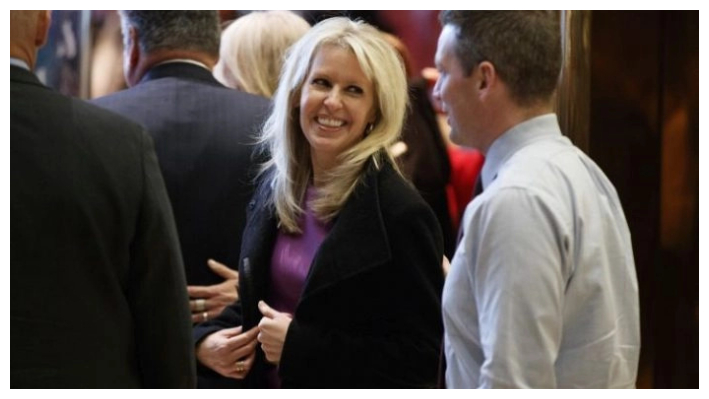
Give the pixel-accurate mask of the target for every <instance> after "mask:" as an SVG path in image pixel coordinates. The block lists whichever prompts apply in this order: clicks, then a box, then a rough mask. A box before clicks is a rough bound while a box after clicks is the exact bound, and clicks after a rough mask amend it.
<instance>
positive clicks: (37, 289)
mask: <svg viewBox="0 0 709 399" xmlns="http://www.w3.org/2000/svg"><path fill="white" fill-rule="evenodd" d="M10 129H11V132H10V140H11V145H10V154H11V158H10V159H11V167H10V168H11V191H10V215H11V225H10V226H11V227H10V231H11V233H10V234H11V236H10V237H11V238H10V247H11V255H10V265H11V266H10V277H11V283H10V286H11V308H10V349H11V351H12V357H11V360H10V386H11V387H12V388H20V387H32V388H40V387H73V388H80V387H95V388H109V387H124V388H129V387H193V386H194V385H195V375H194V373H195V371H194V368H195V363H194V349H193V344H192V341H191V336H190V333H191V322H190V314H189V310H188V308H187V307H188V304H187V293H186V292H185V276H184V271H183V266H182V260H181V258H180V252H179V247H178V242H177V233H176V230H175V224H174V221H173V218H172V212H171V210H170V203H169V201H168V198H167V193H166V192H165V185H164V183H163V180H162V177H161V176H160V170H159V168H158V164H157V159H156V157H155V152H154V150H153V146H152V141H151V139H150V137H149V136H148V135H147V134H146V133H145V132H144V131H143V129H141V128H140V126H138V125H137V124H134V123H132V122H130V121H128V120H126V119H124V118H122V117H120V116H118V115H115V114H113V113H110V112H107V111H105V110H102V109H100V108H98V107H95V106H93V105H89V104H86V103H84V102H83V101H80V100H76V99H71V98H68V97H65V96H62V95H60V94H58V93H56V92H54V91H52V90H50V89H49V88H47V87H45V86H43V85H42V84H41V83H40V82H39V81H38V80H37V78H36V77H35V76H34V75H33V74H32V73H30V72H28V71H26V70H24V69H21V68H17V67H12V66H11V67H10Z"/></svg>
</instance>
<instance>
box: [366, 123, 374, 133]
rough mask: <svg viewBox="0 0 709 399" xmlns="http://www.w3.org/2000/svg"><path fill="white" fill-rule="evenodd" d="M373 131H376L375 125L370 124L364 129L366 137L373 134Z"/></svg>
mask: <svg viewBox="0 0 709 399" xmlns="http://www.w3.org/2000/svg"><path fill="white" fill-rule="evenodd" d="M372 130H374V123H368V124H367V127H366V128H365V129H364V135H365V136H368V135H369V133H372Z"/></svg>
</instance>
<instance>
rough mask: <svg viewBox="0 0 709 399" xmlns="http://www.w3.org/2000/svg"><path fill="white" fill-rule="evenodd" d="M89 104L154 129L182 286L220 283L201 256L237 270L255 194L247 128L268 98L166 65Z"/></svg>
mask: <svg viewBox="0 0 709 399" xmlns="http://www.w3.org/2000/svg"><path fill="white" fill-rule="evenodd" d="M94 103H95V104H97V105H99V106H101V107H104V108H107V109H110V110H113V111H116V112H118V113H119V114H121V115H124V116H126V117H128V118H130V119H132V120H134V121H136V122H138V123H140V124H142V125H144V126H145V127H146V128H147V129H148V132H149V133H150V134H151V135H152V137H153V140H154V141H155V150H156V152H157V154H158V160H159V161H160V168H161V169H162V173H163V177H164V178H165V184H166V186H167V191H168V194H169V196H170V201H171V203H172V209H173V211H174V214H175V221H176V223H177V231H178V233H179V237H180V243H181V247H182V256H183V258H184V262H185V269H186V274H187V282H188V284H191V285H211V284H216V283H220V282H222V281H224V279H223V278H222V277H219V276H217V275H215V274H214V273H213V272H212V271H211V270H210V269H209V267H208V266H207V259H209V258H213V259H215V260H217V261H219V262H222V263H224V264H226V265H227V266H230V267H232V268H234V269H236V268H237V264H238V260H239V248H240V246H241V233H242V230H243V229H244V225H245V210H246V204H247V203H248V201H249V199H250V198H251V195H252V194H253V176H254V175H253V174H250V169H252V168H253V167H254V165H255V162H254V161H253V160H252V148H253V146H252V145H251V144H252V143H253V142H254V139H253V135H252V134H253V133H255V132H256V131H257V129H258V127H259V126H260V124H261V122H262V119H263V118H264V117H265V115H266V112H267V107H268V104H269V102H268V100H267V99H265V98H262V97H257V96H253V95H250V94H246V93H243V92H239V91H236V90H232V89H229V88H226V87H224V86H223V85H221V84H220V83H219V82H217V81H216V80H215V79H214V77H212V74H211V73H210V72H209V71H207V70H206V69H204V68H201V67H199V66H196V65H192V64H187V63H171V64H163V65H159V66H156V67H154V68H152V69H151V70H150V71H148V73H147V74H146V75H145V76H144V77H143V79H142V80H141V81H140V83H138V84H137V85H136V86H134V87H132V88H130V89H127V90H124V91H121V92H118V93H115V94H112V95H109V96H106V97H102V98H99V99H97V100H94Z"/></svg>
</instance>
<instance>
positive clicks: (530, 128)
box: [481, 114, 561, 188]
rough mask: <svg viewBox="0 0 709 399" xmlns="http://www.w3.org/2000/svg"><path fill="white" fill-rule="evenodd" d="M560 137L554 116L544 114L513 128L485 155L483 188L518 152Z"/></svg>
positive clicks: (482, 173)
mask: <svg viewBox="0 0 709 399" xmlns="http://www.w3.org/2000/svg"><path fill="white" fill-rule="evenodd" d="M554 136H561V129H560V128H559V122H558V121H557V120H556V114H544V115H541V116H537V117H534V118H532V119H528V120H526V121H524V122H522V123H520V124H517V125H515V126H513V127H512V128H511V129H509V130H507V131H506V132H505V133H503V134H502V135H501V136H500V137H498V138H497V140H495V141H494V142H493V143H492V145H491V146H490V149H489V150H488V151H487V154H486V155H485V164H484V165H483V169H482V172H481V175H482V183H483V188H486V187H488V185H489V184H490V183H491V182H492V181H493V180H495V178H496V177H497V172H498V171H499V170H500V167H501V166H502V165H503V164H504V163H505V162H506V161H507V160H508V159H509V158H510V157H511V156H512V155H513V154H514V153H515V152H517V151H518V150H520V149H521V148H523V147H525V146H527V145H528V144H529V143H531V142H533V141H536V140H539V139H541V138H544V137H554Z"/></svg>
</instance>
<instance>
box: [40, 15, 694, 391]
mask: <svg viewBox="0 0 709 399" xmlns="http://www.w3.org/2000/svg"><path fill="white" fill-rule="evenodd" d="M245 13H248V11H236V10H224V11H220V16H221V19H222V22H223V24H224V26H226V25H227V24H228V23H229V22H230V21H231V20H234V19H236V18H238V17H239V16H241V15H244V14H245ZM298 13H300V14H301V15H302V16H303V17H304V18H305V19H306V20H308V21H309V22H310V23H311V24H314V23H316V22H318V21H320V20H322V19H324V18H327V17H330V16H334V15H342V14H344V15H347V16H350V17H352V18H360V19H364V20H366V21H368V22H370V23H372V24H374V25H376V26H378V27H379V28H380V29H382V30H383V31H386V32H389V33H391V34H393V35H395V36H397V37H399V38H400V39H401V41H402V42H403V43H404V44H405V45H406V46H407V47H408V51H409V53H410V54H409V55H410V60H409V61H410V64H411V65H409V67H410V69H411V71H413V74H415V75H420V76H423V77H424V78H426V79H427V80H428V83H429V87H430V85H432V84H433V83H435V78H436V72H435V69H433V67H434V61H433V60H434V54H435V51H436V42H437V39H438V34H439V32H440V25H439V23H438V19H437V18H438V11H435V10H418V11H387V10H384V11H361V10H360V11H327V10H310V11H298ZM52 18H53V23H52V28H51V31H50V38H49V42H48V44H47V45H46V46H45V47H44V48H43V49H42V50H41V51H40V53H39V58H38V63H37V69H36V70H37V75H38V76H39V77H40V79H41V80H42V81H43V82H45V83H46V84H48V85H49V86H51V87H54V88H55V89H57V90H59V91H61V92H62V93H65V94H69V95H73V96H78V97H82V98H94V97H99V96H102V95H105V94H108V93H111V92H114V91H117V90H121V89H123V88H124V87H125V84H124V82H123V66H122V65H123V64H122V39H121V33H120V22H119V18H118V15H117V14H116V12H115V11H86V10H84V11H54V12H53V15H52ZM561 18H562V30H563V32H562V38H563V46H564V51H565V63H564V68H563V71H562V74H561V77H560V81H559V88H558V93H557V113H558V115H559V121H560V124H561V127H562V130H563V131H564V134H566V135H567V136H569V137H570V138H571V139H572V140H573V141H574V142H575V144H576V145H577V146H578V147H580V148H581V149H583V150H584V151H585V152H586V153H588V154H589V155H590V156H591V158H593V159H594V160H595V161H596V162H597V163H598V164H599V165H600V167H601V168H602V169H603V170H604V171H605V172H606V174H607V175H608V177H609V178H610V179H611V181H612V182H613V184H614V185H615V187H616V189H617V190H618V194H619V195H620V199H621V202H622V204H623V207H624V210H625V213H626V217H627V219H628V223H629V225H630V229H631V232H632V239H633V250H634V254H635V261H636V267H637V273H638V281H639V284H640V303H641V317H642V320H641V324H642V355H641V360H640V370H639V375H638V382H637V384H638V387H639V388H698V387H699V266H698V265H699V183H698V181H699V11H564V12H562V15H561ZM442 130H443V131H444V134H445V126H443V129H442Z"/></svg>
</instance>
